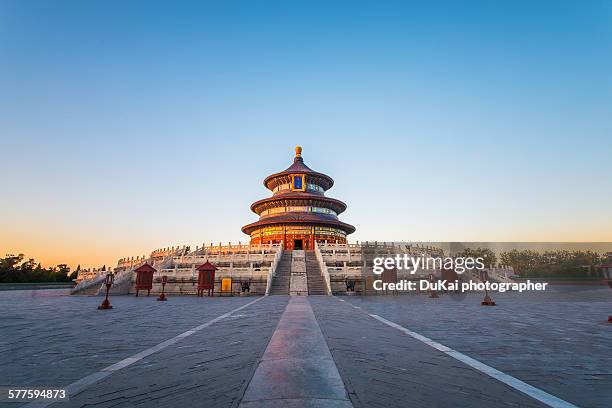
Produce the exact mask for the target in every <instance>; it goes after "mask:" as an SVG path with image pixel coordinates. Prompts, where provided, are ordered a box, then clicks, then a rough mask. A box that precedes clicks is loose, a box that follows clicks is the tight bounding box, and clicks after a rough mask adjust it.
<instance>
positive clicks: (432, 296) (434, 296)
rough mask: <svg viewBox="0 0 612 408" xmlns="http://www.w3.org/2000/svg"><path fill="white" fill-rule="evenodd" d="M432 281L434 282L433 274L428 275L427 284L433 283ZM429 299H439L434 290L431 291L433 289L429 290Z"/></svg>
mask: <svg viewBox="0 0 612 408" xmlns="http://www.w3.org/2000/svg"><path fill="white" fill-rule="evenodd" d="M433 281H434V276H433V273H430V274H429V282H430V283H433ZM429 297H430V298H431V299H437V298H439V297H440V296H438V292H437V291H435V290H433V289H429Z"/></svg>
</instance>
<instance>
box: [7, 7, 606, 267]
mask: <svg viewBox="0 0 612 408" xmlns="http://www.w3.org/2000/svg"><path fill="white" fill-rule="evenodd" d="M175 3H176V2H169V1H168V2H152V1H131V2H130V1H112V2H111V1H97V2H96V1H87V2H84V1H71V2H68V1H24V0H19V1H6V0H0V142H1V144H0V148H1V151H2V160H1V161H0V183H1V185H2V196H1V200H0V250H3V251H4V252H25V253H26V255H28V256H32V257H35V258H37V259H42V260H43V261H44V262H48V263H57V262H61V261H66V262H68V263H71V264H75V263H77V262H80V263H81V264H83V265H90V264H97V263H107V264H108V263H111V262H115V260H116V258H119V257H121V256H131V255H141V254H144V253H148V252H149V251H150V250H152V249H155V248H157V247H162V246H166V245H173V244H183V243H186V244H192V245H194V244H196V243H198V244H199V243H201V242H203V241H206V242H209V241H217V242H218V241H224V242H225V241H234V242H235V241H238V240H242V241H243V242H244V241H246V240H247V236H245V235H243V234H242V233H241V232H240V227H241V226H242V225H244V224H246V223H249V222H252V221H254V220H255V219H256V216H255V215H254V214H252V213H250V211H249V205H250V203H251V202H253V201H255V200H257V199H260V198H263V197H266V196H267V195H268V192H267V190H265V189H264V187H263V186H262V184H261V182H262V180H263V178H264V177H265V176H267V175H268V174H271V173H273V172H276V171H279V170H282V169H284V168H286V167H287V166H288V165H289V164H290V163H291V160H292V157H293V148H294V146H295V145H296V144H300V145H302V146H303V147H304V158H305V160H306V163H307V164H309V165H310V166H311V167H312V168H314V169H315V170H319V171H322V172H325V173H327V174H329V175H331V176H332V177H333V178H334V179H335V180H336V186H334V188H333V189H332V190H331V191H330V192H329V195H330V196H332V197H336V198H339V199H341V200H343V201H345V202H347V204H348V210H347V212H346V213H345V214H343V216H342V217H341V218H342V219H343V220H344V221H346V222H349V223H351V224H354V225H355V226H356V227H357V232H356V233H355V234H354V235H352V236H351V240H389V241H390V240H404V241H407V240H411V241H416V240H432V241H445V240H476V241H488V240H503V241H513V240H544V241H549V240H562V241H563V240H567V241H573V240H579V241H585V240H586V241H588V240H595V241H596V240H599V241H603V240H607V241H612V211H611V209H612V182H611V179H612V177H611V175H612V113H611V108H612V24H610V23H611V21H612V2H609V1H584V2H578V1H570V2H560V1H542V2H532V1H527V2H517V1H508V2H505V3H503V2H497V1H485V2H457V1H452V2H436V3H434V2H422V3H412V2H400V1H398V2H374V1H372V2H355V1H345V2H327V1H325V2H314V1H308V2H302V3H298V2H294V1H290V2H288V1H278V2H253V1H251V2H218V1H216V2H179V3H178V4H175ZM383 3H384V4H383Z"/></svg>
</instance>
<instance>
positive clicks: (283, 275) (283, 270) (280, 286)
mask: <svg viewBox="0 0 612 408" xmlns="http://www.w3.org/2000/svg"><path fill="white" fill-rule="evenodd" d="M291 258H292V255H291V251H284V252H283V254H282V255H281V259H280V261H279V262H278V265H277V267H276V275H275V276H274V277H273V278H272V287H271V288H270V295H288V294H289V282H290V281H291Z"/></svg>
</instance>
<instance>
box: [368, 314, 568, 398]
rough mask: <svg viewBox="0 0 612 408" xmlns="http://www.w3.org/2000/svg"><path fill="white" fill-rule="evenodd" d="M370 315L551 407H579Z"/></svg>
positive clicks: (383, 319) (374, 315)
mask: <svg viewBox="0 0 612 408" xmlns="http://www.w3.org/2000/svg"><path fill="white" fill-rule="evenodd" d="M368 315H369V316H371V317H373V318H374V319H376V320H378V321H380V322H382V323H384V324H386V325H387V326H390V327H393V328H395V329H397V330H399V331H401V332H403V333H405V334H407V335H409V336H410V337H412V338H414V339H416V340H419V341H421V342H423V343H425V344H427V345H428V346H430V347H433V348H434V349H436V350H438V351H440V352H442V353H444V354H447V355H449V356H450V357H452V358H454V359H456V360H459V361H461V362H462V363H465V364H467V365H468V366H470V367H472V368H474V369H476V370H478V371H480V372H481V373H483V374H486V375H488V376H489V377H492V378H494V379H496V380H498V381H500V382H502V383H504V384H506V385H508V386H510V387H512V388H514V389H515V390H517V391H520V392H522V393H523V394H526V395H528V396H530V397H531V398H534V399H536V400H538V401H540V402H542V403H544V404H546V405H548V406H549V407H553V408H578V407H577V406H576V405H574V404H572V403H570V402H567V401H565V400H563V399H561V398H558V397H555V396H554V395H552V394H549V393H547V392H546V391H544V390H541V389H539V388H537V387H534V386H533V385H529V384H527V383H526V382H523V381H521V380H519V379H518V378H515V377H512V376H511V375H509V374H506V373H504V372H502V371H499V370H497V369H495V368H493V367H491V366H488V365H486V364H484V363H482V362H480V361H478V360H476V359H474V358H472V357H469V356H467V355H465V354H463V353H461V352H459V351H457V350H453V349H452V348H450V347H447V346H445V345H444V344H441V343H438V342H436V341H434V340H431V339H430V338H428V337H425V336H423V335H421V334H419V333H416V332H413V331H412V330H409V329H407V328H405V327H403V326H400V325H399V324H397V323H394V322H392V321H389V320H387V319H385V318H384V317H380V316H378V315H376V314H372V313H368Z"/></svg>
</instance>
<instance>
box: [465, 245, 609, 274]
mask: <svg viewBox="0 0 612 408" xmlns="http://www.w3.org/2000/svg"><path fill="white" fill-rule="evenodd" d="M460 256H473V257H478V256H483V257H484V259H485V265H486V266H487V267H490V266H493V265H495V264H501V265H507V266H512V268H514V272H515V273H516V274H517V275H519V276H522V277H526V278H546V277H568V278H569V277H572V278H588V277H598V275H596V274H595V270H594V269H593V268H592V267H593V266H595V265H602V264H612V252H605V253H598V252H594V251H588V250H587V251H568V250H553V251H544V252H538V251H534V250H531V249H523V250H518V249H513V250H510V251H504V252H501V253H500V254H499V255H496V254H495V253H494V252H493V251H491V250H490V249H488V248H476V249H472V248H466V249H464V250H463V251H461V253H460Z"/></svg>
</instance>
